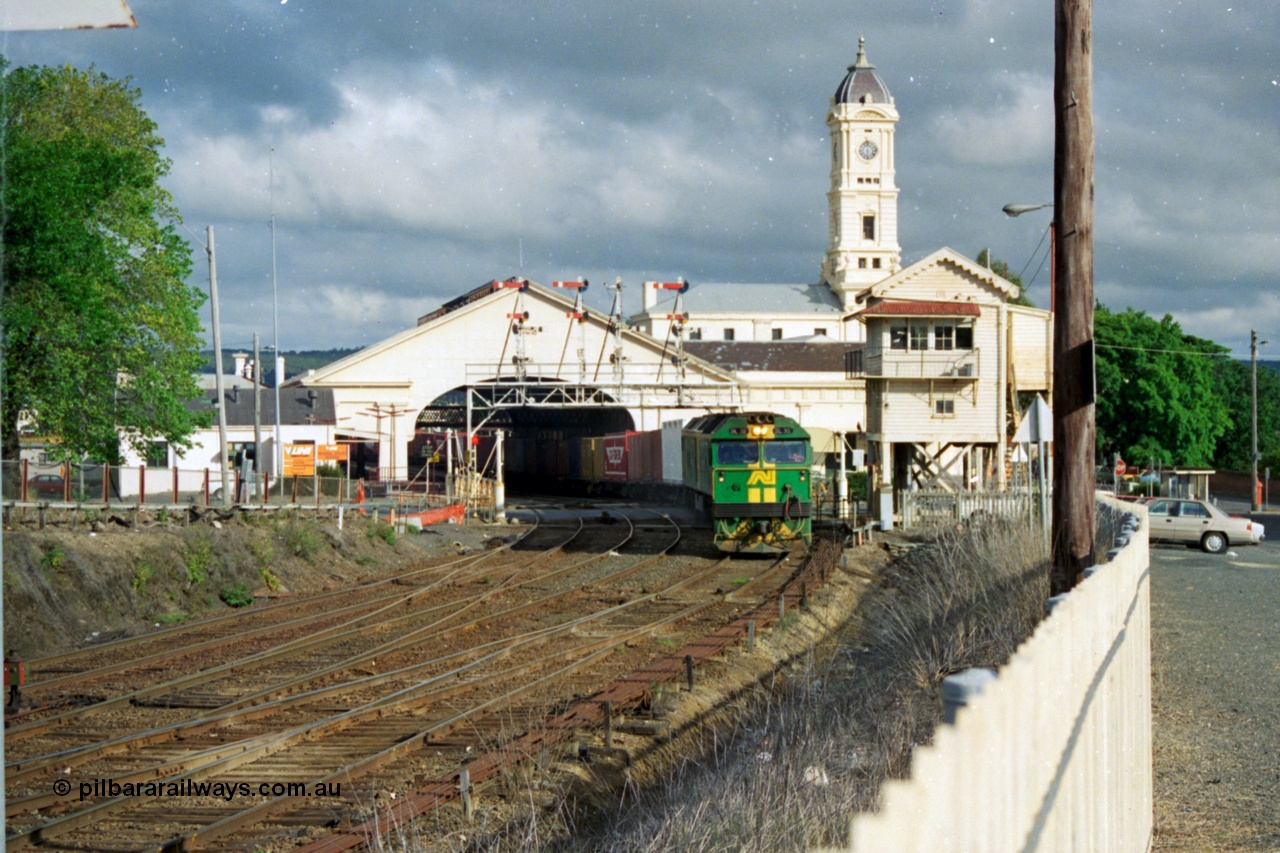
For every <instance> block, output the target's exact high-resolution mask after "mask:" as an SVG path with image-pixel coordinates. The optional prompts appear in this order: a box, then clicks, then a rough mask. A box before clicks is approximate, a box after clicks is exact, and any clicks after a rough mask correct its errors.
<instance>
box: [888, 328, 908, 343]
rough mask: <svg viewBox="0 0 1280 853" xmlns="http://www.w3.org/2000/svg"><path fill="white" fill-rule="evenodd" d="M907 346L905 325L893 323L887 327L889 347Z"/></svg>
mask: <svg viewBox="0 0 1280 853" xmlns="http://www.w3.org/2000/svg"><path fill="white" fill-rule="evenodd" d="M906 348H907V327H906V326H905V325H903V324H895V325H893V326H890V327H889V349H906Z"/></svg>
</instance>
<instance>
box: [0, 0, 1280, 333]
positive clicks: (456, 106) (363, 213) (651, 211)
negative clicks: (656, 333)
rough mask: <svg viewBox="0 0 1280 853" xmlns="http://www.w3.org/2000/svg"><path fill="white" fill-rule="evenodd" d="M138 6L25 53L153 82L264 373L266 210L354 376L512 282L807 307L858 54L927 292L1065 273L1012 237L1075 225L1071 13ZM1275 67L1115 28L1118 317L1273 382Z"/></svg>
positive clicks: (949, 8) (294, 282) (1102, 138)
mask: <svg viewBox="0 0 1280 853" xmlns="http://www.w3.org/2000/svg"><path fill="white" fill-rule="evenodd" d="M130 5H131V7H132V9H133V11H134V14H135V15H136V17H137V19H138V22H139V27H138V29H136V30H131V31H120V30H116V31H106V32H83V31H82V32H57V33H10V34H2V35H0V50H2V52H3V53H4V54H5V55H6V56H7V57H8V58H9V59H10V61H11V62H13V63H14V64H18V65H25V64H31V63H39V64H61V63H67V62H69V63H71V64H73V65H76V66H81V67H87V66H88V65H90V64H94V65H96V66H97V68H98V69H99V70H101V71H103V72H105V73H107V74H110V75H112V76H126V75H127V76H132V78H133V80H134V82H135V84H136V85H137V86H138V87H139V88H140V89H141V90H142V93H143V104H144V106H145V107H146V109H147V110H148V111H149V113H150V114H151V116H152V117H153V118H154V119H155V120H156V121H157V122H158V123H159V125H160V129H161V134H162V135H163V136H164V137H165V139H166V142H167V154H168V156H169V157H170V158H171V159H172V161H173V168H172V173H171V174H170V176H169V178H168V180H167V186H168V187H169V188H170V189H171V191H172V192H173V194H174V196H175V197H176V199H177V202H178V205H179V207H180V209H181V210H182V212H183V215H184V218H185V220H186V223H187V225H188V226H189V227H190V228H191V229H192V230H194V231H197V232H200V233H203V230H204V226H205V225H209V224H212V225H213V226H214V227H215V229H216V233H217V247H218V273H219V275H218V278H219V288H220V291H221V303H222V304H221V308H222V312H221V313H222V321H223V326H224V330H223V341H224V342H225V345H227V346H229V347H242V346H247V345H248V343H249V340H250V336H251V335H252V333H253V332H254V331H257V332H259V333H260V334H261V335H262V336H263V338H264V340H265V341H269V340H270V336H271V245H270V230H269V228H268V225H267V223H268V220H269V218H270V215H271V212H272V208H273V206H274V211H275V216H276V235H277V251H278V270H279V273H278V281H279V299H280V306H281V311H280V341H281V345H282V347H284V348H285V349H296V348H327V347H333V346H363V345H366V344H369V343H372V342H374V341H377V340H380V339H381V338H383V337H386V336H387V335H389V334H392V333H394V332H396V331H399V330H401V329H404V328H407V327H409V326H411V325H413V323H414V320H415V318H416V317H417V316H419V315H420V314H423V313H425V312H427V311H429V310H431V309H433V308H435V307H436V306H437V305H438V304H439V303H440V302H441V301H443V300H445V299H448V298H450V297H451V296H454V295H457V294H459V293H462V292H464V291H465V290H468V289H470V288H472V287H474V286H476V285H478V284H481V283H483V282H485V281H488V280H489V279H492V278H505V277H507V276H509V275H513V274H523V275H524V276H526V277H528V278H531V279H533V280H534V281H538V282H543V283H547V282H550V281H551V280H552V279H556V278H568V277H576V276H579V275H585V276H587V277H588V278H589V279H590V280H591V281H592V282H593V287H592V295H593V297H595V298H596V299H599V298H600V297H602V296H603V294H602V289H601V288H599V287H597V286H596V285H598V284H599V283H602V282H604V281H611V280H613V279H614V278H615V277H619V276H620V277H621V278H622V279H623V281H624V282H625V284H626V285H628V290H627V299H628V301H629V306H628V307H629V308H631V309H635V308H638V305H639V291H638V288H637V287H636V285H638V284H639V283H640V282H641V281H643V280H645V279H667V278H670V277H674V276H677V275H682V276H684V277H685V278H687V279H689V280H690V281H692V282H694V283H695V284H696V283H697V282H700V281H741V282H808V281H816V280H817V276H818V269H819V265H820V262H821V257H822V253H823V251H824V250H825V248H826V228H827V207H826V197H825V193H826V190H827V188H828V164H829V162H830V153H829V151H830V149H829V147H828V146H829V142H828V139H827V135H826V127H825V125H824V123H823V122H824V117H825V113H826V109H827V105H828V99H829V98H830V96H831V95H832V93H834V91H835V89H836V86H837V85H838V84H839V82H840V80H841V78H842V77H843V75H844V73H845V67H846V66H847V65H849V64H850V63H852V62H853V59H854V55H855V53H856V50H857V39H858V37H859V36H860V35H861V36H865V37H866V39H867V51H868V56H869V58H870V59H871V61H872V62H873V63H874V64H875V65H876V68H877V71H878V72H879V73H880V75H881V76H882V78H883V79H884V80H885V82H886V83H887V85H888V86H889V89H890V91H891V93H892V94H893V96H894V98H895V101H896V105H897V108H898V111H899V113H900V114H901V121H900V122H899V124H898V134H897V162H898V172H897V181H898V185H899V187H900V188H901V196H900V205H899V215H900V220H901V225H900V230H899V238H900V241H901V243H902V248H903V260H904V263H909V262H911V261H914V260H917V259H919V258H921V257H923V256H924V255H927V254H929V253H930V252H932V251H934V250H935V249H937V248H939V247H941V246H950V247H951V248H953V249H955V250H957V251H959V252H960V253H962V254H964V255H967V256H969V257H975V256H976V255H977V254H978V252H979V251H980V250H981V249H982V248H983V247H990V248H991V250H992V252H993V254H994V256H995V257H997V258H1002V259H1005V260H1007V261H1008V262H1009V263H1010V264H1011V266H1012V268H1013V269H1014V270H1020V269H1022V268H1023V267H1024V265H1027V264H1028V263H1029V266H1027V268H1026V272H1025V274H1024V278H1026V279H1027V280H1030V279H1031V278H1032V276H1033V275H1034V274H1035V273H1036V270H1037V268H1038V266H1039V263H1040V260H1039V258H1040V256H1039V255H1035V254H1033V253H1034V252H1035V250H1036V247H1037V244H1038V243H1039V241H1040V239H1041V237H1042V235H1043V233H1044V231H1045V228H1046V226H1047V225H1048V221H1049V214H1048V211H1044V212H1040V213H1033V214H1028V215H1026V216H1023V217H1021V218H1019V219H1016V220H1015V219H1009V218H1007V217H1006V216H1004V214H1002V213H1001V211H1000V208H1001V207H1002V206H1003V205H1004V204H1006V203H1008V202H1025V203H1039V202H1044V201H1049V200H1051V199H1052V191H1053V184H1052V181H1053V117H1052V107H1053V94H1052V82H1053V4H1052V3H1051V2H1049V0H1042V2H1037V3H1029V2H1019V3H1009V2H995V0H933V2H928V0H899V2H895V3H883V2H869V0H853V2H841V3H837V2H821V0H806V2H803V3H794V4H793V3H785V2H773V0H759V1H758V2H751V3H749V2H746V0H738V1H737V2H729V0H720V2H713V0H705V2H692V0H684V2H674V0H639V1H638V0H613V2H609V3H601V2H598V0H591V2H584V0H559V2H547V3H530V2H486V0H470V2H467V1H466V0H459V2H452V3H419V2H412V0H396V2H386V0H361V2H333V0H284V2H280V0H203V2H200V3H192V2H189V0H130ZM1278 35H1280V3H1278V2H1276V0H1194V2H1193V0H1160V2H1156V1H1155V0H1126V2H1123V3H1099V4H1097V6H1096V8H1095V18H1094V75H1095V79H1094V96H1095V124H1096V131H1097V163H1096V170H1097V171H1096V181H1095V183H1096V207H1095V229H1096V238H1095V239H1096V245H1095V252H1096V260H1095V293H1096V296H1097V298H1098V299H1099V300H1100V301H1101V302H1103V303H1104V304H1106V305H1108V306H1110V307H1112V308H1123V307H1126V306H1132V307H1134V308H1139V309H1142V310H1145V311H1147V312H1149V313H1152V314H1156V315H1162V314H1164V313H1166V312H1168V313H1172V314H1173V315H1174V316H1175V317H1176V318H1177V319H1178V320H1179V321H1180V322H1181V323H1182V325H1183V327H1184V328H1185V329H1186V330H1187V331H1189V332H1192V333H1194V334H1199V335H1203V336H1205V337H1209V338H1212V339H1214V340H1217V341H1219V342H1220V343H1223V344H1225V345H1227V346H1230V347H1232V348H1233V349H1234V350H1236V351H1237V353H1240V354H1247V352H1248V342H1249V330H1250V329H1258V330H1259V332H1260V334H1261V335H1262V336H1263V337H1267V338H1269V339H1270V340H1273V341H1275V345H1274V346H1275V350H1274V351H1273V352H1271V353H1266V352H1265V351H1264V354H1265V355H1269V356H1274V353H1275V352H1280V154H1278V152H1280V84H1278V82H1277V80H1278V78H1280V38H1278V37H1277V36H1278ZM273 150H274V154H272V151H273ZM272 162H274V175H275V178H274V182H272V181H271V180H270V177H269V176H270V174H271V171H272ZM273 197H274V205H273V203H272V198H273ZM197 248H199V247H197ZM1041 252H1042V253H1043V249H1042V250H1041ZM198 261H199V263H198V265H197V271H196V273H195V274H194V275H193V277H192V282H193V284H196V285H199V286H200V287H202V288H203V287H205V286H206V282H207V278H206V275H207V273H206V271H205V269H204V267H203V252H200V254H199V257H198ZM1031 293H1032V297H1033V299H1034V300H1035V301H1036V302H1037V304H1039V305H1042V306H1044V305H1045V304H1046V303H1047V300H1048V269H1047V267H1045V268H1044V269H1040V271H1039V274H1038V276H1037V277H1036V278H1035V282H1034V285H1033V287H1032V290H1031ZM690 307H691V308H692V309H693V310H695V311H696V302H694V301H692V300H691V301H690ZM206 314H207V311H206Z"/></svg>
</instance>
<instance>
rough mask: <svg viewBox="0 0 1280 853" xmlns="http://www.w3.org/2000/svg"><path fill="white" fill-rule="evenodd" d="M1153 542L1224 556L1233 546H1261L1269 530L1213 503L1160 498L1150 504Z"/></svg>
mask: <svg viewBox="0 0 1280 853" xmlns="http://www.w3.org/2000/svg"><path fill="white" fill-rule="evenodd" d="M1147 513H1148V517H1149V520H1150V524H1151V540H1152V541H1153V542H1180V543H1182V544H1185V545H1193V546H1199V547H1200V548H1203V549H1204V550H1205V551H1206V552H1207V553H1210V554H1221V553H1222V552H1224V551H1226V550H1227V548H1228V547H1229V546H1231V545H1257V544H1258V543H1259V542H1261V541H1262V540H1263V539H1264V538H1265V534H1266V528H1265V527H1263V525H1261V524H1259V523H1258V522H1256V521H1252V520H1250V519H1248V518H1245V517H1244V516H1240V515H1228V514H1227V513H1225V512H1223V511H1222V510H1220V509H1218V508H1217V507H1216V506H1214V505H1213V504H1211V503H1208V502H1206V501H1200V500H1186V499H1183V498H1157V499H1156V500H1153V501H1151V502H1150V503H1148V504H1147Z"/></svg>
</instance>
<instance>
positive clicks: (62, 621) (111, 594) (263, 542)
mask: <svg viewBox="0 0 1280 853" xmlns="http://www.w3.org/2000/svg"><path fill="white" fill-rule="evenodd" d="M80 521H81V523H80V524H79V525H78V527H77V529H75V530H72V529H70V527H69V526H66V525H64V526H63V527H62V528H58V529H55V528H52V527H51V528H50V529H48V530H44V531H34V530H32V531H28V530H17V529H15V530H7V531H6V532H5V548H4V621H5V649H6V650H10V649H12V650H13V651H15V652H17V653H18V654H19V655H20V656H22V657H24V658H28V659H31V658H37V657H41V656H44V655H48V654H53V653H56V652H61V651H67V650H69V649H73V648H76V647H77V646H80V645H83V644H87V643H94V642H103V641H104V640H107V639H111V638H115V637H121V636H130V635H133V634H138V633H145V632H146V631H149V630H153V629H154V628H155V626H157V625H168V624H173V623H177V622H183V621H186V620H188V619H195V618H199V617H200V616H204V615H207V614H209V613H212V612H217V611H220V610H226V609H227V608H235V607H244V606H247V605H250V604H253V603H254V601H255V600H257V601H261V600H262V599H264V598H270V597H274V596H279V595H287V594H288V593H290V592H292V593H304V592H314V591H318V590H324V589H334V588H337V587H339V586H344V585H348V584H351V583H354V582H357V581H358V580H360V579H364V578H372V577H379V576H382V575H384V574H386V573H388V572H392V571H395V570H396V569H397V568H400V567H403V566H404V565H406V564H409V563H411V562H413V561H415V560H416V559H418V558H420V557H421V552H420V551H418V549H416V548H412V547H409V548H405V547H400V546H398V545H397V542H396V535H395V532H394V531H393V530H392V529H391V527H390V526H389V525H387V524H385V523H382V522H377V521H373V520H370V519H368V518H365V517H364V516H359V515H356V514H351V515H349V516H348V517H347V520H346V524H345V529H344V530H341V531H339V530H338V529H337V527H336V525H335V524H334V523H332V522H326V521H316V520H314V519H313V518H310V517H307V516H305V515H302V516H299V515H294V514H293V513H287V512H281V513H272V514H243V515H241V516H238V517H237V518H236V519H235V520H233V521H227V522H221V523H220V524H219V525H218V526H216V527H215V526H212V525H211V524H209V523H208V522H205V523H200V524H193V525H191V526H189V527H188V526H184V525H183V524H181V522H180V519H179V518H175V517H174V516H173V514H165V513H149V514H143V515H142V516H141V518H140V519H139V521H138V523H137V525H136V526H134V527H131V528H122V527H120V526H117V525H105V524H102V523H100V522H99V523H96V524H95V523H94V522H95V521H96V519H94V518H85V519H82V520H80ZM95 528H96V529H95Z"/></svg>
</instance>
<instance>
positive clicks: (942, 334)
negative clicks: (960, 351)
mask: <svg viewBox="0 0 1280 853" xmlns="http://www.w3.org/2000/svg"><path fill="white" fill-rule="evenodd" d="M955 334H956V330H955V327H954V326H934V327H933V348H934V349H941V350H949V349H954V348H955V340H956V339H955Z"/></svg>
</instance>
